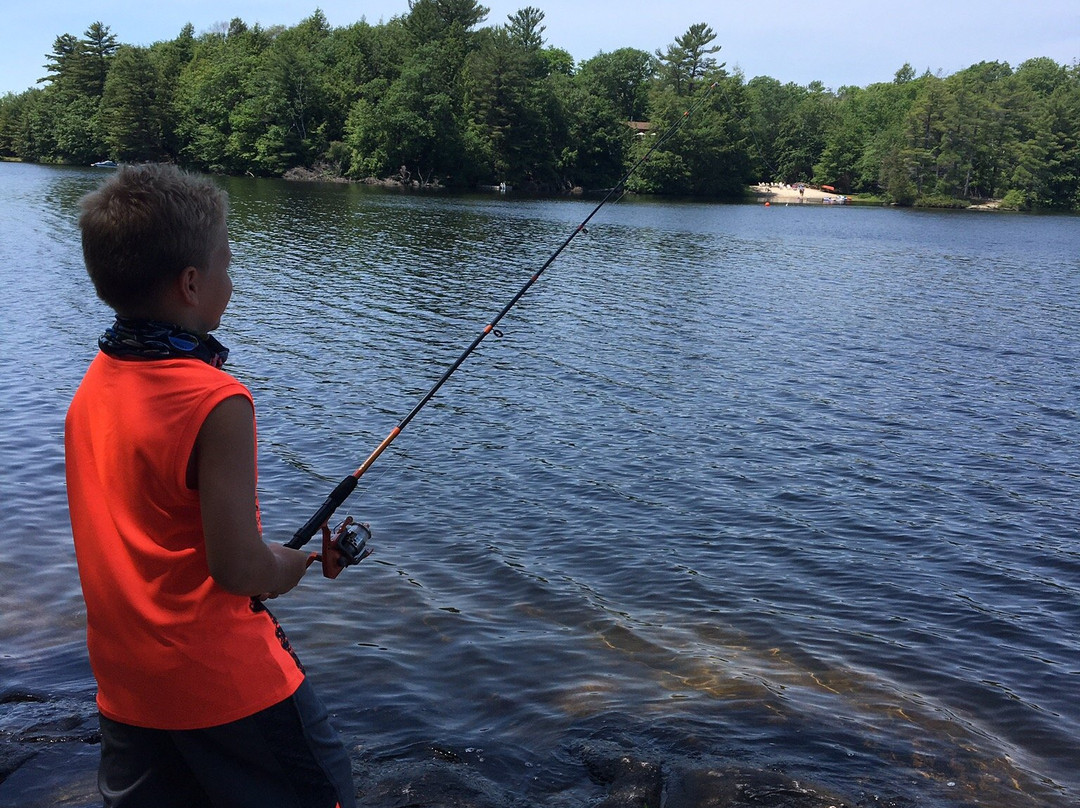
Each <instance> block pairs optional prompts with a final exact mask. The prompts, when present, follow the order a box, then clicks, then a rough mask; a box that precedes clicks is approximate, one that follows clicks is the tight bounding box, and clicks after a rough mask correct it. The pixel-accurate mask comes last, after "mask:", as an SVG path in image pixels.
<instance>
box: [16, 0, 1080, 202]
mask: <svg viewBox="0 0 1080 808" xmlns="http://www.w3.org/2000/svg"><path fill="white" fill-rule="evenodd" d="M488 13H489V10H488V9H487V8H486V7H484V6H482V5H480V4H479V3H478V2H476V0H409V2H408V11H407V13H405V14H402V15H400V16H396V17H394V18H392V19H390V20H389V21H387V22H380V23H379V24H377V25H372V24H369V23H367V22H366V21H360V22H357V23H353V24H351V25H348V26H345V27H341V28H334V27H332V26H330V25H329V23H328V22H327V19H326V17H325V15H324V14H323V13H322V12H321V11H316V12H315V13H313V14H312V15H311V16H310V17H308V18H307V19H305V20H302V21H301V22H300V23H298V24H297V25H295V26H292V27H284V26H275V27H273V28H269V29H263V28H261V27H260V26H258V25H253V26H249V25H247V24H246V23H245V22H244V21H243V20H241V19H239V18H237V19H233V20H232V21H231V22H229V23H228V25H219V26H218V27H216V28H215V29H214V30H211V31H208V32H205V33H201V34H198V35H197V34H196V33H195V29H194V27H193V26H191V25H190V24H189V25H186V26H185V27H184V28H183V29H182V30H181V31H180V33H179V34H178V35H177V37H176V38H175V39H172V40H169V41H165V42H158V43H155V44H154V45H152V46H150V47H146V48H144V47H130V46H123V45H121V44H120V43H119V42H118V41H117V38H116V37H115V36H114V35H113V34H112V32H111V31H110V29H109V28H108V26H106V25H104V24H103V23H101V22H95V23H93V24H91V25H90V26H88V28H87V29H86V31H84V32H83V35H82V36H81V37H79V36H74V35H72V34H66V33H65V34H61V35H59V36H57V37H56V39H55V41H54V43H53V48H52V51H51V53H49V54H46V55H45V60H46V65H45V71H46V75H45V76H44V77H43V78H42V79H41V80H40V82H39V84H40V85H41V86H40V88H34V89H29V90H27V91H25V92H23V93H18V94H8V95H7V96H4V97H3V98H0V155H3V156H5V157H15V158H21V159H25V160H37V161H44V162H75V163H86V162H93V161H95V160H98V159H102V158H103V157H113V158H116V159H119V160H128V161H137V160H160V159H165V160H178V161H180V162H183V163H185V164H188V165H191V166H192V167H196V168H200V169H203V170H210V171H220V172H226V173H233V174H241V173H251V174H264V175H280V174H282V173H284V172H286V171H288V170H290V169H291V168H293V167H297V166H303V167H308V168H311V167H315V166H319V167H320V169H321V170H325V169H326V167H327V166H330V167H332V170H336V171H338V172H340V173H343V174H346V175H348V176H351V177H355V178H367V177H371V176H375V177H382V178H385V177H396V178H407V179H408V180H409V181H419V182H422V183H423V182H438V183H442V184H451V185H459V186H475V185H477V184H481V185H484V184H495V183H499V182H507V183H509V184H512V185H514V186H517V187H525V188H535V189H538V190H549V191H550V190H560V189H567V188H570V187H574V186H583V187H585V188H603V187H610V186H611V185H612V184H614V183H615V182H616V181H617V180H618V179H619V178H620V177H622V176H623V175H624V174H625V173H626V170H627V169H628V168H629V166H630V165H632V164H633V161H635V160H636V159H638V158H640V157H641V156H642V155H644V154H645V153H646V152H647V151H648V150H649V149H650V148H651V147H652V146H653V145H654V144H655V143H656V142H657V141H656V138H657V137H661V136H662V135H663V134H664V133H665V132H668V131H669V130H670V129H671V128H672V127H673V126H674V125H675V124H676V123H677V122H678V121H679V120H680V118H681V117H682V116H683V114H684V113H685V112H686V110H687V109H688V108H690V107H691V106H693V105H694V104H695V103H696V102H697V100H699V99H701V98H703V97H705V98H706V99H707V100H706V102H705V103H703V104H702V105H701V106H700V108H696V109H695V112H694V115H693V116H691V117H690V118H689V119H688V120H686V121H685V122H683V123H682V124H681V125H680V126H679V127H678V129H677V131H674V132H673V133H672V136H671V137H670V138H668V139H667V140H665V141H664V143H663V145H662V147H661V148H658V149H657V150H656V151H655V152H654V153H653V154H652V156H651V158H650V160H649V161H648V163H647V164H646V165H644V166H643V167H642V168H641V170H640V171H639V172H638V173H637V174H635V176H634V177H633V178H632V180H631V182H630V183H629V185H630V188H631V189H632V190H634V191H638V192H648V193H670V194H694V195H701V196H713V197H737V196H739V195H740V194H741V193H742V189H743V188H744V187H745V185H746V184H747V183H750V182H754V181H783V182H789V183H794V182H808V183H816V184H828V185H831V186H833V187H835V188H836V189H837V190H838V191H839V192H841V193H848V194H865V195H873V196H874V197H877V198H881V199H885V200H888V201H889V202H892V203H894V204H899V205H915V204H920V205H922V204H954V200H960V202H958V203H956V204H967V203H968V202H969V201H972V200H986V199H1002V203H1003V206H1005V207H1016V208H1040V209H1043V208H1045V209H1060V210H1080V127H1078V126H1077V121H1078V120H1080V66H1077V65H1072V66H1064V65H1059V64H1057V63H1056V62H1054V61H1053V60H1052V59H1045V58H1036V59H1030V60H1028V61H1026V62H1024V63H1022V64H1021V65H1019V66H1018V67H1017V68H1016V69H1013V68H1012V67H1010V66H1009V65H1007V64H1004V63H1001V62H981V63H979V64H976V65H972V66H971V67H969V68H967V69H965V70H961V71H959V72H957V73H955V74H953V75H950V76H934V75H930V74H925V75H922V76H917V75H916V73H915V71H914V70H913V69H912V67H911V65H909V64H905V65H903V66H902V67H901V68H900V69H898V70H897V71H896V74H895V77H894V79H893V80H892V81H891V82H886V83H880V84H873V85H870V86H868V87H864V88H860V87H842V88H840V89H839V90H838V91H836V92H833V91H831V90H827V89H826V88H825V87H823V86H822V85H821V84H820V83H819V82H812V83H810V84H809V85H807V86H799V85H796V84H790V83H789V84H781V83H780V82H778V81H776V80H775V79H771V78H768V77H764V76H759V77H757V78H754V79H753V80H751V81H749V82H744V80H743V77H742V76H741V75H740V74H738V73H736V74H735V75H729V74H728V73H727V72H726V71H725V69H724V65H723V64H722V63H719V62H718V61H717V54H718V53H719V52H720V45H719V44H718V42H717V40H718V37H717V34H716V32H715V31H714V30H713V29H712V28H711V27H709V25H707V24H706V23H704V22H701V23H695V24H693V25H691V26H690V27H689V28H688V29H687V30H686V31H685V32H684V33H683V34H681V35H679V36H677V37H676V38H675V39H674V41H673V42H672V43H671V44H669V45H668V46H667V47H666V48H664V49H662V50H656V51H655V54H650V53H648V52H645V51H640V50H636V49H633V48H622V49H618V50H615V51H613V52H611V53H600V54H597V55H596V56H594V57H593V58H591V59H588V60H586V61H584V62H582V63H581V64H580V65H576V64H575V63H574V60H573V58H572V57H571V56H570V54H569V53H567V52H566V51H565V50H561V49H559V48H558V47H552V46H549V45H548V44H547V43H546V42H545V40H544V33H545V26H544V12H543V11H542V10H541V9H540V8H538V7H535V6H526V7H523V8H521V9H520V10H519V11H517V12H515V13H514V14H511V15H509V16H507V17H506V19H505V21H504V22H503V23H502V24H494V25H485V21H486V19H487V16H488ZM710 88H712V89H710ZM705 92H708V96H702V95H701V94H702V93H705ZM631 123H632V124H633V126H631V125H630V124H631Z"/></svg>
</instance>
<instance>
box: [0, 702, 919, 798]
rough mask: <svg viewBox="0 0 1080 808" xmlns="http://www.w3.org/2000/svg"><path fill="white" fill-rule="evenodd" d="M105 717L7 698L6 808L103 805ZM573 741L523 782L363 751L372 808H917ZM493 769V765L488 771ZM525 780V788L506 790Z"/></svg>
mask: <svg viewBox="0 0 1080 808" xmlns="http://www.w3.org/2000/svg"><path fill="white" fill-rule="evenodd" d="M96 724H97V720H96V715H95V714H94V713H93V709H92V705H91V704H87V703H85V699H74V698H68V697H63V698H56V697H47V696H42V695H36V694H32V693H25V692H9V693H7V694H4V695H2V696H0V808H57V807H58V806H64V807H65V808H96V806H99V805H100V804H101V800H100V797H99V796H98V793H97V788H96V767H97V758H98V751H97V744H98V734H97V729H96ZM592 734H593V735H594V736H595V737H593V738H592V739H589V740H587V741H584V742H573V743H568V744H567V745H566V748H565V749H562V750H560V752H559V754H558V755H557V756H556V757H557V760H552V761H551V762H550V764H551V765H550V768H549V769H547V770H545V768H546V767H544V766H537V767H536V768H535V769H530V771H529V779H530V780H531V781H534V782H535V783H536V784H535V785H534V784H529V785H528V786H525V785H523V784H522V783H521V782H519V781H518V780H514V778H511V777H510V776H509V775H503V774H500V771H499V769H498V762H497V761H498V752H497V750H487V751H484V750H476V749H471V748H465V749H456V748H453V747H450V746H446V745H435V744H432V745H428V746H418V747H414V748H411V749H409V750H406V751H401V750H399V751H398V752H396V753H395V754H393V755H391V756H387V755H384V754H379V753H377V752H371V751H367V750H365V749H363V748H360V747H358V748H356V749H354V752H353V771H354V776H355V782H356V786H357V804H358V805H359V806H361V807H362V808H404V807H405V806H408V807H409V808H421V807H422V806H430V807H431V808H437V807H438V808H525V807H526V806H533V805H538V804H542V805H544V806H546V808H658V807H659V806H661V805H663V806H664V808H869V807H870V806H874V808H913V806H915V805H916V803H914V802H912V801H911V800H909V799H907V798H905V797H897V796H886V795H880V794H869V793H865V794H855V795H839V794H835V793H831V792H830V791H828V790H827V789H825V788H822V787H819V786H817V785H815V784H812V783H808V782H805V781H801V780H796V779H794V778H792V777H789V776H786V775H785V774H783V773H778V772H773V771H767V770H757V769H752V768H748V767H746V766H740V765H735V764H732V763H731V762H727V761H724V760H723V759H721V758H720V757H716V758H712V757H710V756H708V755H705V754H701V753H694V754H692V755H690V754H685V753H674V752H670V751H666V752H662V751H657V750H653V749H643V748H634V747H633V745H632V743H630V742H628V741H627V740H626V739H623V738H620V737H619V736H620V733H619V732H618V731H617V730H610V731H609V730H605V729H598V730H595V731H594V732H593V733H592ZM485 761H486V762H485ZM507 780H514V782H506V781H507Z"/></svg>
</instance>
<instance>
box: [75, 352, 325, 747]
mask: <svg viewBox="0 0 1080 808" xmlns="http://www.w3.org/2000/svg"><path fill="white" fill-rule="evenodd" d="M237 395H239V396H243V397H245V398H247V399H248V400H249V401H251V393H250V392H249V391H248V390H247V388H246V387H244V385H242V384H241V383H240V382H238V381H236V380H235V379H234V378H233V377H232V376H230V375H229V374H227V373H225V372H224V371H222V370H218V369H216V368H213V367H211V366H210V365H207V364H205V363H203V362H200V361H198V360H197V359H186V358H185V359H161V360H149V361H147V360H130V359H116V358H113V357H110V356H107V355H105V354H103V353H99V354H98V355H97V357H95V359H94V361H93V362H92V363H91V364H90V367H89V369H88V370H87V372H86V376H85V377H84V379H83V381H82V384H81V385H80V386H79V389H78V391H77V392H76V393H75V397H74V399H73V400H72V402H71V406H70V408H69V409H68V413H67V420H66V422H65V431H64V446H65V464H66V469H67V490H68V504H69V509H70V512H71V523H72V533H73V535H74V539H75V555H76V558H77V560H78V566H79V578H80V581H81V583H82V589H83V597H84V598H85V600H86V622H87V647H88V649H89V653H90V664H91V667H92V668H93V671H94V676H95V678H96V679H97V682H98V696H97V702H98V707H99V709H100V710H101V712H102V713H103V714H104V715H105V716H107V717H108V718H111V719H113V720H114V721H120V722H123V723H125V724H131V725H134V726H141V727H150V728H155V729H198V728H202V727H210V726H216V725H218V724H224V723H228V722H230V721H235V720H238V719H240V718H245V717H247V716H249V715H252V714H254V713H256V712H258V711H259V710H262V709H265V708H266V707H269V706H271V705H273V704H276V703H278V702H279V701H282V700H283V699H286V698H288V697H289V696H291V695H292V694H293V692H294V691H295V690H296V688H297V687H299V685H300V683H301V682H302V681H303V678H304V674H303V669H302V668H301V667H300V665H299V662H298V661H297V660H296V658H295V656H294V655H293V653H292V650H291V648H290V647H289V644H288V640H287V639H285V635H284V633H283V632H282V631H281V629H280V628H279V627H278V626H277V624H276V622H275V621H274V619H273V618H272V617H271V616H270V614H269V613H268V612H266V611H258V612H256V611H253V610H252V607H251V600H250V599H249V598H247V597H243V596H240V595H233V594H230V593H229V592H227V591H226V590H224V589H223V588H221V587H220V586H218V584H217V583H215V582H214V580H213V578H211V577H210V572H209V568H208V567H207V562H206V547H205V542H204V538H203V531H202V515H201V512H200V508H199V494H198V491H194V490H191V489H189V488H188V487H187V483H186V477H187V468H188V461H189V458H190V457H191V452H192V449H193V448H194V446H195V438H196V437H197V436H198V434H199V430H200V428H201V427H202V424H203V422H204V421H205V420H206V417H207V415H209V413H210V411H211V410H213V408H214V407H215V406H217V405H218V404H219V403H221V402H222V401H223V400H225V399H226V398H229V397H231V396H237ZM253 507H255V508H256V512H257V509H258V505H257V503H254V504H253ZM256 515H257V513H256Z"/></svg>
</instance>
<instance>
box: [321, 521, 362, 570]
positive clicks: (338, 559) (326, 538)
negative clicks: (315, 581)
mask: <svg viewBox="0 0 1080 808" xmlns="http://www.w3.org/2000/svg"><path fill="white" fill-rule="evenodd" d="M370 538H371V529H370V528H369V527H368V526H367V525H366V524H363V523H361V522H357V521H355V520H354V519H353V518H352V517H351V516H346V517H345V519H344V520H343V521H342V522H340V523H339V524H338V526H337V527H335V528H334V529H333V530H331V529H330V526H329V524H328V523H326V522H323V525H322V553H320V554H319V555H318V556H316V558H317V559H318V560H319V561H322V571H323V577H324V578H337V577H338V575H340V574H341V571H342V570H343V569H345V568H346V567H351V566H352V565H354V564H359V563H360V562H361V561H363V560H364V559H365V558H367V557H368V556H369V555H371V548H369V547H368V546H367V542H368V539H370Z"/></svg>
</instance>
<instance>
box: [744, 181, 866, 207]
mask: <svg viewBox="0 0 1080 808" xmlns="http://www.w3.org/2000/svg"><path fill="white" fill-rule="evenodd" d="M750 190H751V191H752V192H753V193H754V194H755V195H756V196H758V197H759V198H760V199H761V200H762V201H763V202H769V203H771V204H784V205H790V204H796V205H797V204H802V203H805V204H811V203H812V204H818V205H820V204H829V203H833V204H837V203H839V204H844V203H845V202H847V201H848V197H846V196H844V195H842V194H838V193H836V192H835V191H825V190H821V189H818V188H811V187H810V186H808V185H807V186H798V185H789V184H784V183H769V182H759V183H758V184H757V185H753V186H751V187H750Z"/></svg>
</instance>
